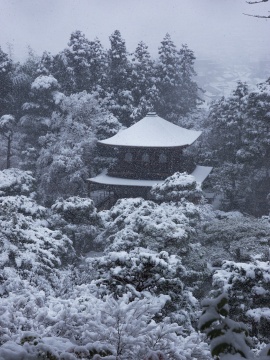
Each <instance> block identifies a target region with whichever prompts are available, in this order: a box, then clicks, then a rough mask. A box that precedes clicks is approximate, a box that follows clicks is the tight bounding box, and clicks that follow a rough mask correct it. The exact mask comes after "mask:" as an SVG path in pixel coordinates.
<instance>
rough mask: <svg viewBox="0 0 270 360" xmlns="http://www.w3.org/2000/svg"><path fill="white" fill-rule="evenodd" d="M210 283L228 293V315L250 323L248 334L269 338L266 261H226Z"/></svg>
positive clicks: (269, 269)
mask: <svg viewBox="0 0 270 360" xmlns="http://www.w3.org/2000/svg"><path fill="white" fill-rule="evenodd" d="M213 284H214V286H216V287H218V288H222V289H223V291H224V292H226V293H227V294H228V297H229V304H230V315H231V316H232V317H233V319H235V320H240V321H244V322H245V323H247V324H248V325H249V328H250V333H251V334H252V335H255V336H257V337H258V338H259V339H262V340H264V339H265V340H267V341H269V329H270V311H269V296H270V267H269V261H267V262H264V261H258V260H257V261H254V262H249V263H237V262H233V261H225V262H224V263H223V265H222V267H221V269H220V270H216V271H215V273H214V275H213Z"/></svg>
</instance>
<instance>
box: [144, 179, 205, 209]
mask: <svg viewBox="0 0 270 360" xmlns="http://www.w3.org/2000/svg"><path fill="white" fill-rule="evenodd" d="M150 194H151V195H152V196H153V198H154V199H155V200H156V201H158V202H163V201H166V202H169V201H174V202H178V201H184V200H186V201H191V202H193V203H198V202H200V201H202V199H203V195H202V190H201V187H200V186H199V184H198V183H197V182H196V180H195V178H194V176H192V175H188V174H187V173H179V172H176V173H175V174H173V175H172V176H170V177H168V178H167V179H165V180H164V181H163V182H162V183H161V184H156V185H154V186H153V187H152V189H151V191H150Z"/></svg>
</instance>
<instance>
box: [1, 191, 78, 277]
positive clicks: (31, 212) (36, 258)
mask: <svg viewBox="0 0 270 360" xmlns="http://www.w3.org/2000/svg"><path fill="white" fill-rule="evenodd" d="M0 205H1V206H0V225H1V226H0V248H1V252H0V253H1V255H0V267H1V268H2V269H3V267H5V266H9V267H14V268H16V269H18V271H20V272H21V273H24V274H25V276H31V274H32V273H40V274H42V273H44V272H45V273H46V272H51V271H52V270H53V269H54V268H55V267H59V266H60V265H61V264H62V261H63V260H64V259H65V258H68V257H72V254H73V249H72V246H71V241H70V240H69V239H68V238H67V237H66V236H65V235H63V234H62V233H61V232H60V231H53V230H50V229H49V228H48V227H47V225H48V224H47V222H46V220H45V219H44V215H45V214H46V211H45V209H44V208H43V207H41V206H39V205H37V204H36V202H35V201H33V200H30V199H29V198H26V197H24V196H8V197H1V198H0Z"/></svg>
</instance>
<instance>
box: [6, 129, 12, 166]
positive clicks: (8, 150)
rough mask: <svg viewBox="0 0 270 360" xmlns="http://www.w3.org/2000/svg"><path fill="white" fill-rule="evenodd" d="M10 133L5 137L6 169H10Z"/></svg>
mask: <svg viewBox="0 0 270 360" xmlns="http://www.w3.org/2000/svg"><path fill="white" fill-rule="evenodd" d="M11 141H12V135H9V136H8V137H7V169H10V159H11Z"/></svg>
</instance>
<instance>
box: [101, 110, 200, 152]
mask: <svg viewBox="0 0 270 360" xmlns="http://www.w3.org/2000/svg"><path fill="white" fill-rule="evenodd" d="M201 133H202V132H201V131H195V130H188V129H184V128H182V127H180V126H177V125H174V124H172V123H170V122H169V121H166V120H164V119H162V118H161V117H159V116H157V115H156V114H149V115H147V116H146V117H145V118H143V119H142V120H140V121H138V122H137V123H136V124H134V125H132V126H131V127H129V128H128V129H125V130H122V131H119V132H118V133H117V134H116V135H114V136H112V137H110V138H108V139H105V140H101V141H99V143H100V144H105V145H112V146H133V147H148V148H149V147H158V148H160V147H167V148H168V147H178V146H185V145H191V144H192V143H193V142H194V141H195V140H196V139H197V138H198V137H199V136H200V135H201Z"/></svg>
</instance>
